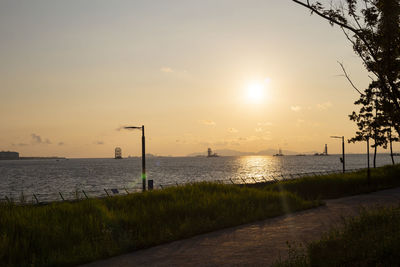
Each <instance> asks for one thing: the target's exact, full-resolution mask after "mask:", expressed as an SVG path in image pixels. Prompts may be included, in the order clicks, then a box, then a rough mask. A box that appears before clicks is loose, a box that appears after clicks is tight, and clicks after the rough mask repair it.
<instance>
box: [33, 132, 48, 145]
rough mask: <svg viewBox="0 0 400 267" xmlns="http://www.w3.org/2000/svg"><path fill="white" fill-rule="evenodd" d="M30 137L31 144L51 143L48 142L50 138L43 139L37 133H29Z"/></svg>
mask: <svg viewBox="0 0 400 267" xmlns="http://www.w3.org/2000/svg"><path fill="white" fill-rule="evenodd" d="M31 137H32V143H33V144H46V145H49V144H51V142H50V140H49V139H48V138H46V139H44V140H43V139H42V137H41V136H40V135H37V134H34V133H33V134H31Z"/></svg>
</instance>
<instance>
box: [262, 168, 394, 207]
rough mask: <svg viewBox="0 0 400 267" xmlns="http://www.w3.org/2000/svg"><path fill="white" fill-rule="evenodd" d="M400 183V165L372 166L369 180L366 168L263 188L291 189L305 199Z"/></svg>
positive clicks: (345, 194)
mask: <svg viewBox="0 0 400 267" xmlns="http://www.w3.org/2000/svg"><path fill="white" fill-rule="evenodd" d="M397 186H400V165H389V166H383V167H379V168H376V169H371V179H370V182H368V179H367V171H366V170H361V171H358V172H352V173H346V174H330V175H321V176H310V177H304V178H300V179H294V180H286V181H282V182H279V183H275V184H269V185H266V186H265V187H264V188H265V189H267V190H273V191H278V192H279V191H289V192H292V193H295V194H297V195H299V196H301V197H302V198H305V199H318V198H320V199H330V198H339V197H344V196H349V195H356V194H362V193H368V192H373V191H377V190H382V189H386V188H393V187H397Z"/></svg>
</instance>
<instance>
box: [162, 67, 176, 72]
mask: <svg viewBox="0 0 400 267" xmlns="http://www.w3.org/2000/svg"><path fill="white" fill-rule="evenodd" d="M160 71H161V72H165V73H172V72H174V70H173V69H171V68H169V67H162V68H161V69H160Z"/></svg>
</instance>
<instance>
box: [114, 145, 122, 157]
mask: <svg viewBox="0 0 400 267" xmlns="http://www.w3.org/2000/svg"><path fill="white" fill-rule="evenodd" d="M114 158H115V159H122V150H121V148H120V147H116V148H115V157H114Z"/></svg>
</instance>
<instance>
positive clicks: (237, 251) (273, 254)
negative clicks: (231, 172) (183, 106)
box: [85, 188, 400, 267]
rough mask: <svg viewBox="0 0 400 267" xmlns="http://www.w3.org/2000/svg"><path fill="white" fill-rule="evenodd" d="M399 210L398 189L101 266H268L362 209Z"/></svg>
mask: <svg viewBox="0 0 400 267" xmlns="http://www.w3.org/2000/svg"><path fill="white" fill-rule="evenodd" d="M398 204H400V188H396V189H390V190H384V191H379V192H375V193H371V194H365V195H357V196H352V197H346V198H340V199H334V200H327V201H326V206H323V207H319V208H315V209H311V210H306V211H301V212H297V213H294V214H291V215H286V216H280V217H276V218H273V219H268V220H265V221H260V222H256V223H250V224H246V225H241V226H237V227H233V228H228V229H223V230H220V231H216V232H211V233H208V234H203V235H199V236H195V237H193V238H189V239H185V240H180V241H175V242H172V243H168V244H164V245H160V246H156V247H152V248H149V249H144V250H139V251H136V252H132V253H129V254H125V255H121V256H117V257H113V258H109V259H106V260H102V261H97V262H94V263H91V264H88V265H85V266H87V267H103V266H104V267H105V266H244V265H246V266H249V265H250V266H269V265H271V264H272V263H274V262H275V261H276V260H277V259H278V258H279V256H281V257H283V258H285V257H286V255H287V245H286V241H290V242H296V243H298V242H307V241H311V240H316V239H319V237H320V236H321V234H322V233H323V232H325V231H327V230H329V229H330V228H331V227H332V226H333V225H336V224H338V223H340V222H341V218H342V217H343V216H349V215H356V214H357V213H358V212H359V210H360V207H370V206H377V205H378V206H393V205H398Z"/></svg>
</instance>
